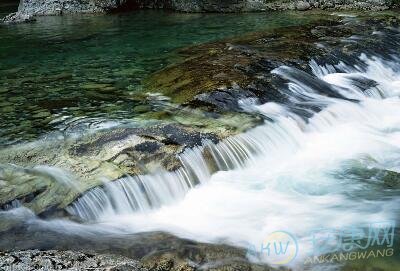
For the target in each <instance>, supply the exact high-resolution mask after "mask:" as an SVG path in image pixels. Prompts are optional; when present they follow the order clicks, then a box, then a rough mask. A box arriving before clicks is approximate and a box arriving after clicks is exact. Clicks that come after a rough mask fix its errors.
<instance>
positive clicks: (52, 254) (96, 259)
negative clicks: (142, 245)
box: [0, 250, 146, 271]
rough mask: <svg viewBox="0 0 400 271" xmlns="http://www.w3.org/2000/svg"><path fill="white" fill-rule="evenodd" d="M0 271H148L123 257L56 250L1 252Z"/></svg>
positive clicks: (137, 263)
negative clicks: (8, 270) (66, 270)
mask: <svg viewBox="0 0 400 271" xmlns="http://www.w3.org/2000/svg"><path fill="white" fill-rule="evenodd" d="M0 269H2V270H3V269H4V270H7V269H10V270H16V271H25V270H33V269H34V270H65V269H68V270H89V269H90V270H94V269H96V270H129V271H146V269H144V268H142V266H141V264H140V263H139V262H137V261H134V260H131V259H129V258H126V257H122V256H115V255H107V254H97V255H94V254H89V253H82V252H78V251H56V250H47V251H39V250H26V251H12V252H0Z"/></svg>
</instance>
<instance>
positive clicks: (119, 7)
mask: <svg viewBox="0 0 400 271" xmlns="http://www.w3.org/2000/svg"><path fill="white" fill-rule="evenodd" d="M398 5H399V3H398V1H392V0H376V1H371V0H347V1H331V0H320V1H314V0H303V1H298V2H294V1H286V0H273V1H259V0H224V1H220V0H191V1H185V0H161V1H160V0H92V1H89V0H21V2H20V5H19V8H18V12H16V13H13V14H10V15H8V16H7V17H6V18H4V19H3V22H5V23H17V22H29V21H33V20H34V17H35V16H43V15H63V14H75V13H105V12H123V11H129V10H135V9H144V8H146V9H148V8H151V9H169V10H177V11H185V12H243V11H265V10H293V9H297V10H307V9H310V8H323V9H340V10H343V9H359V10H384V9H388V8H390V7H393V8H394V7H396V6H398Z"/></svg>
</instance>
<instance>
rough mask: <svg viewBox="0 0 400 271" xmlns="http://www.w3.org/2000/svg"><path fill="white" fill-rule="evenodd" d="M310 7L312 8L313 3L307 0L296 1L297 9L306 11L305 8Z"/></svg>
mask: <svg viewBox="0 0 400 271" xmlns="http://www.w3.org/2000/svg"><path fill="white" fill-rule="evenodd" d="M310 8H311V5H310V4H309V3H308V2H306V1H299V2H297V3H296V9H297V10H301V11H304V10H307V9H310Z"/></svg>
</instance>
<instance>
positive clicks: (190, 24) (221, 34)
mask: <svg viewBox="0 0 400 271" xmlns="http://www.w3.org/2000/svg"><path fill="white" fill-rule="evenodd" d="M6 8H7V10H5V8H3V9H2V10H1V11H2V13H0V14H3V15H4V14H6V13H7V12H9V11H10V6H7V7H6ZM14 8H15V7H14ZM309 17H310V16H309V15H302V14H301V13H292V14H290V13H282V12H281V13H260V14H242V15H238V14H182V13H168V12H162V11H140V12H133V13H128V14H122V15H83V16H64V17H42V18H38V21H37V22H36V23H33V24H19V25H8V26H0V59H1V60H0V114H1V122H0V145H6V144H12V143H17V142H22V141H30V140H35V139H36V138H38V137H40V136H42V135H44V134H46V133H48V132H49V131H55V130H58V131H63V130H65V129H68V128H69V127H70V126H73V125H76V126H78V125H77V123H78V124H79V125H80V126H84V127H90V125H92V124H93V123H94V124H98V123H101V122H104V121H107V120H122V119H124V120H125V121H126V120H132V121H135V118H136V117H137V116H138V115H139V114H140V113H142V112H144V111H146V110H150V109H147V107H146V103H147V102H146V100H145V99H143V95H142V94H143V93H142V92H143V91H142V88H141V81H142V80H143V79H144V78H145V77H146V76H147V75H149V74H150V73H152V72H154V71H156V70H160V69H162V68H163V67H165V66H167V65H169V64H171V63H174V62H176V61H179V60H180V59H179V57H178V55H177V53H176V49H178V48H182V47H185V46H190V45H194V44H199V43H204V42H208V41H213V40H219V39H223V38H226V37H232V36H238V35H241V34H243V33H247V32H251V31H259V30H262V29H266V28H271V27H279V26H288V25H296V24H302V23H304V22H306V21H308V20H310V18H309Z"/></svg>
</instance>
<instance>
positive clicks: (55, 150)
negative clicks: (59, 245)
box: [0, 124, 219, 216]
mask: <svg viewBox="0 0 400 271" xmlns="http://www.w3.org/2000/svg"><path fill="white" fill-rule="evenodd" d="M204 140H210V141H213V142H217V141H218V140H219V138H218V136H216V135H215V134H211V133H202V132H199V131H196V130H195V129H193V128H189V127H184V126H180V125H177V124H166V125H156V126H150V127H142V128H120V129H112V130H106V131H101V132H98V133H94V134H89V135H86V136H83V137H81V138H79V139H74V138H71V139H68V140H62V141H59V140H57V139H53V140H44V141H43V142H37V143H35V144H30V145H23V146H20V147H18V148H12V147H11V148H10V149H3V150H1V151H0V181H1V183H0V206H4V205H7V204H8V203H9V202H12V201H13V200H18V201H19V202H20V203H21V204H22V205H24V206H26V207H28V208H30V209H31V210H33V211H34V212H35V213H36V214H42V213H46V216H49V215H51V213H57V212H58V213H60V212H59V211H60V210H62V209H63V208H65V207H66V206H67V205H68V204H70V203H71V202H72V201H73V200H74V199H76V198H77V197H78V196H79V195H80V194H81V193H83V192H84V191H87V190H89V189H91V188H93V187H95V186H98V185H101V184H102V183H103V182H104V181H113V180H116V179H118V178H121V177H122V176H125V175H126V174H134V175H135V174H147V173H148V172H149V171H151V170H152V169H153V168H156V167H157V166H158V167H163V168H165V169H167V170H175V169H177V168H178V167H179V166H180V162H179V160H178V159H177V155H178V154H179V153H181V152H182V151H183V150H185V148H192V147H194V146H199V145H201V144H202V142H203V141H204ZM8 163H14V164H16V165H18V166H10V165H7V164H8ZM37 165H46V166H37ZM61 169H62V170H61ZM61 214H62V212H61Z"/></svg>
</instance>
